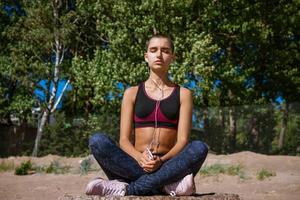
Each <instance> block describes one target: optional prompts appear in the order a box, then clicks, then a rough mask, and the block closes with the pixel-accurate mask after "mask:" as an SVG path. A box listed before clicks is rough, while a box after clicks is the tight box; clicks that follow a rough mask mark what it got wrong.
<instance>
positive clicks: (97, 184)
mask: <svg viewBox="0 0 300 200" xmlns="http://www.w3.org/2000/svg"><path fill="white" fill-rule="evenodd" d="M127 185H128V183H124V182H121V181H118V180H104V179H102V178H100V177H99V178H96V179H94V180H92V181H91V182H89V183H88V185H87V186H86V189H85V193H86V194H87V195H99V196H125V194H126V187H127Z"/></svg>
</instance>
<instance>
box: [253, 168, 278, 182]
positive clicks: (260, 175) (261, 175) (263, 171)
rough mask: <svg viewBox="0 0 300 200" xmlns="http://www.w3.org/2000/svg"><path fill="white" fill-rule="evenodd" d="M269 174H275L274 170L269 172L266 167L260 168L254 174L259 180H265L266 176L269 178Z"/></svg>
mask: <svg viewBox="0 0 300 200" xmlns="http://www.w3.org/2000/svg"><path fill="white" fill-rule="evenodd" d="M271 176H276V173H275V172H271V171H268V170H266V169H261V170H260V171H258V172H257V174H256V178H257V179H258V180H260V181H263V180H265V179H266V178H269V177H271Z"/></svg>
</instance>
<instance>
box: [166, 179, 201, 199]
mask: <svg viewBox="0 0 300 200" xmlns="http://www.w3.org/2000/svg"><path fill="white" fill-rule="evenodd" d="M164 191H165V192H166V193H167V194H169V195H171V196H189V195H192V194H194V193H195V192H196V187H195V181H194V177H193V174H188V175H186V176H185V177H184V178H183V179H181V180H179V181H177V182H175V183H171V184H169V185H165V186H164Z"/></svg>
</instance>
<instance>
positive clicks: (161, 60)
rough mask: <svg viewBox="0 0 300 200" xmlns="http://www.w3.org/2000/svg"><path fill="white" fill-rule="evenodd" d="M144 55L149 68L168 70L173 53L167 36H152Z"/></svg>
mask: <svg viewBox="0 0 300 200" xmlns="http://www.w3.org/2000/svg"><path fill="white" fill-rule="evenodd" d="M144 57H145V61H146V62H147V63H148V66H149V67H150V69H152V70H162V71H168V69H169V65H170V64H171V63H172V61H173V60H174V57H175V55H174V53H173V51H172V48H171V44H170V42H169V40H168V39H167V38H152V39H151V40H150V41H149V45H148V49H147V52H146V53H145V55H144Z"/></svg>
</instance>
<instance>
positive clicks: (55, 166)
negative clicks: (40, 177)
mask: <svg viewBox="0 0 300 200" xmlns="http://www.w3.org/2000/svg"><path fill="white" fill-rule="evenodd" d="M70 168H71V167H70V166H64V165H61V164H60V163H59V162H58V161H57V160H54V161H52V162H51V163H50V165H48V166H47V165H42V166H34V169H35V171H36V172H38V173H47V174H65V173H68V172H69V171H70Z"/></svg>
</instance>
